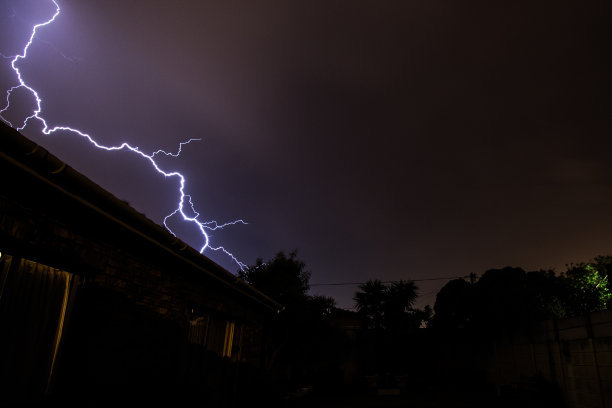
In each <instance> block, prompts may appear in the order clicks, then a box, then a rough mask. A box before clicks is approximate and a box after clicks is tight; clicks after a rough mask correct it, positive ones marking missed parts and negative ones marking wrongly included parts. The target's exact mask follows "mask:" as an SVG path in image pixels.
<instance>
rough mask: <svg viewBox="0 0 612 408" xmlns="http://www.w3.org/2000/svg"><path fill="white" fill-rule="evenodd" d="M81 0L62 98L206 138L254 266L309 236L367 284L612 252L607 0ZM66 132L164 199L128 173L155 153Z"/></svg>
mask: <svg viewBox="0 0 612 408" xmlns="http://www.w3.org/2000/svg"><path fill="white" fill-rule="evenodd" d="M61 4H62V6H63V9H64V14H63V20H61V21H59V22H58V24H57V25H56V26H54V27H53V28H49V31H48V35H49V37H50V39H51V40H52V41H53V43H54V44H55V45H56V46H57V47H60V48H62V49H63V50H64V52H67V53H70V54H71V55H78V56H79V57H80V62H78V63H77V65H75V64H66V65H65V66H68V67H69V68H68V70H66V68H65V67H64V68H61V67H57V68H55V69H56V70H57V71H54V70H53V68H52V67H51V68H49V69H48V70H47V72H46V73H45V72H40V70H39V67H40V64H43V62H42V61H40V63H39V65H32V67H31V68H29V69H30V70H31V71H29V72H31V76H32V77H33V78H39V82H40V84H41V86H43V87H45V86H46V87H47V88H48V93H49V97H50V98H52V99H51V100H52V101H53V102H52V103H50V104H49V106H48V107H46V109H47V110H48V111H49V115H50V116H52V117H53V118H55V119H56V120H59V119H62V120H61V121H62V122H66V121H71V123H72V122H75V123H76V124H77V125H78V126H81V127H83V128H86V129H92V130H95V131H96V132H97V133H98V134H100V135H102V136H101V137H103V138H105V140H108V141H109V142H114V141H118V140H123V139H128V140H131V141H134V143H135V144H138V145H140V146H143V148H144V147H146V148H150V149H153V148H155V147H158V146H159V147H165V148H171V147H172V146H174V145H175V144H176V143H177V142H178V141H180V140H184V139H187V138H190V137H203V138H204V141H203V142H202V143H201V144H199V145H196V146H191V147H190V148H189V149H187V151H186V154H185V156H184V157H183V159H182V160H177V161H175V162H173V165H174V166H177V167H179V168H180V169H181V170H183V171H185V172H187V174H188V175H189V181H190V188H191V190H190V191H191V193H192V195H193V196H194V199H195V201H196V203H197V205H198V210H199V211H200V212H201V213H202V215H203V217H204V218H218V219H221V220H230V219H234V218H238V217H242V218H244V219H246V220H247V221H249V222H250V226H248V227H240V228H235V229H232V230H231V231H226V232H219V233H216V235H215V238H219V239H222V240H223V242H222V243H223V244H224V245H226V246H227V247H230V248H232V249H234V250H235V251H236V252H237V253H238V254H239V255H240V256H241V258H242V259H243V260H244V261H246V262H247V263H252V262H253V261H254V259H255V257H257V256H262V257H264V258H268V257H271V256H272V255H273V254H274V252H275V251H277V250H280V249H284V250H291V249H293V248H298V249H299V250H300V256H301V257H302V258H303V259H304V260H305V261H306V262H307V264H308V265H309V266H310V269H311V270H312V271H313V278H312V280H313V282H316V281H318V282H321V281H362V280H365V279H368V278H376V277H378V278H382V279H384V280H389V279H399V278H407V279H410V278H415V279H420V278H425V277H436V276H457V275H465V274H468V273H470V272H476V273H482V272H483V271H484V270H485V269H488V268H493V267H501V266H505V265H507V264H511V265H516V266H523V267H525V268H545V267H552V266H557V267H560V266H562V265H563V264H564V263H567V262H572V261H574V262H577V261H586V260H588V259H589V258H591V257H593V256H595V255H597V254H599V253H610V250H609V249H610V247H611V244H612V237H611V236H610V234H609V233H608V231H610V227H612V218H611V217H610V216H609V211H608V209H609V208H610V204H612V203H611V201H612V191H611V186H612V168H611V166H610V162H609V151H610V147H612V146H611V145H612V143H611V142H610V139H609V135H610V130H611V129H610V127H611V126H610V108H611V106H610V98H609V95H610V90H611V89H610V88H611V86H610V72H611V68H612V66H611V65H612V64H611V61H610V53H609V52H608V46H607V44H606V39H607V38H610V37H611V35H610V34H611V33H610V27H611V25H610V24H609V22H610V13H609V10H608V9H607V8H608V7H607V6H606V5H605V4H604V3H603V2H596V1H593V2H580V3H577V2H576V3H572V4H569V3H567V4H566V3H560V2H548V1H544V2H529V1H518V2H517V1H512V2H510V1H508V2H489V1H467V2H454V1H410V2H407V1H398V2H391V1H389V2H382V4H381V2H367V1H361V2H346V1H325V2H257V3H255V2H240V1H228V2H201V1H198V2H193V1H180V2H171V3H169V2H161V1H155V2H151V1H146V2H144V1H140V2H128V3H126V4H123V3H122V4H121V5H113V6H111V5H109V4H108V3H106V2H94V1H66V2H61ZM41 47H42V45H41ZM42 48H44V47H42ZM42 48H41V49H42ZM42 52H43V51H41V53H42ZM41 58H42V57H41ZM62 70H64V72H66V73H69V75H66V74H63V73H62ZM64 150H65V153H64V155H63V156H61V157H64V158H65V159H66V160H67V161H68V162H69V163H71V162H72V160H75V161H76V162H77V163H80V164H79V165H78V166H77V168H79V169H81V170H82V171H84V172H85V173H86V174H90V175H91V177H92V178H94V180H96V181H99V182H100V183H102V184H103V185H104V186H105V187H107V188H109V189H110V190H111V191H114V192H117V191H121V194H118V195H120V196H121V197H125V198H126V199H128V200H129V201H130V202H132V203H133V204H134V205H135V206H136V207H137V208H138V209H139V210H141V211H144V212H146V213H147V214H149V216H150V217H151V218H154V219H156V221H159V218H160V217H162V216H163V214H165V213H164V211H166V207H167V201H168V200H167V199H162V200H161V201H159V200H160V197H161V196H162V195H161V194H160V193H159V190H156V187H155V186H154V185H153V183H150V184H147V183H146V182H131V183H130V182H128V181H126V179H125V177H121V176H119V175H117V174H116V173H120V174H127V173H128V172H133V171H139V172H142V174H140V173H137V176H134V177H136V180H144V178H145V177H146V176H145V174H144V171H142V170H135V167H136V166H133V165H132V164H129V163H128V162H127V161H122V159H121V158H119V159H116V163H115V168H116V169H119V170H115V173H113V172H111V173H109V172H107V171H106V170H105V169H104V163H103V162H104V161H105V160H106V159H99V160H100V163H98V164H95V165H92V164H91V161H92V159H90V158H87V159H81V158H79V157H71V149H70V148H68V147H66V146H65V147H64ZM84 150H85V148H83V151H82V150H78V152H79V154H81V153H84ZM72 155H73V156H74V153H72ZM81 157H82V156H81ZM93 161H94V162H95V161H96V159H93ZM113 174H115V175H113ZM136 187H139V188H138V189H137V190H133V189H134V188H136ZM132 191H137V193H133V192H132ZM162 191H163V192H167V193H168V194H169V193H170V192H171V191H172V189H171V188H166V187H164V188H163V189H162ZM191 233H192V232H189V231H185V234H186V236H185V239H186V240H187V241H188V242H190V243H192V244H193V245H194V246H196V247H197V239H196V238H195V237H193V236H190V234H191ZM213 259H215V260H216V261H218V262H220V263H222V265H224V266H225V267H227V268H228V269H230V270H234V269H236V268H235V266H234V265H232V264H231V263H230V262H228V261H227V260H226V259H223V258H221V257H216V256H213ZM442 283H443V282H438V283H432V284H426V283H423V284H422V288H423V292H431V291H433V290H434V289H435V288H436V287H439V286H440V284H442ZM436 285H437V286H436ZM353 290H354V288H345V289H344V290H343V291H342V292H340V289H338V288H333V289H325V288H317V291H319V292H321V293H326V294H332V295H335V296H337V297H338V300H339V302H340V304H341V305H342V306H350V304H351V301H350V297H351V296H352V291H353ZM424 301H428V302H431V301H432V298H431V297H430V298H429V299H427V300H424Z"/></svg>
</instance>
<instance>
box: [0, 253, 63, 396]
mask: <svg viewBox="0 0 612 408" xmlns="http://www.w3.org/2000/svg"><path fill="white" fill-rule="evenodd" d="M71 281H72V275H71V274H69V273H68V272H65V271H62V270H59V269H55V268H51V267H49V266H46V265H42V264H39V263H36V262H32V261H29V260H26V259H22V258H16V257H12V256H10V255H2V258H0V401H2V400H10V401H17V402H28V401H33V400H34V401H35V400H38V399H39V398H40V397H41V396H42V395H43V394H44V392H45V389H46V388H47V386H48V383H49V379H50V375H51V372H52V368H53V364H54V359H55V356H56V355H57V351H58V346H59V341H60V338H61V333H62V327H63V321H64V318H65V312H66V304H67V300H68V295H69V291H70V286H71Z"/></svg>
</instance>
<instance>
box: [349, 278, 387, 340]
mask: <svg viewBox="0 0 612 408" xmlns="http://www.w3.org/2000/svg"><path fill="white" fill-rule="evenodd" d="M359 290H360V291H361V292H357V293H356V294H355V297H354V298H353V300H354V301H355V306H356V307H357V312H359V313H361V315H362V316H363V317H364V319H365V323H366V327H367V328H369V329H377V330H378V329H380V328H382V325H383V317H384V303H385V300H386V293H387V287H386V286H385V285H384V284H383V283H382V282H381V281H380V280H378V279H375V280H369V281H367V282H366V283H364V284H362V285H359Z"/></svg>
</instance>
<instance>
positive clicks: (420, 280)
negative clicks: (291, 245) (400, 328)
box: [310, 275, 470, 286]
mask: <svg viewBox="0 0 612 408" xmlns="http://www.w3.org/2000/svg"><path fill="white" fill-rule="evenodd" d="M469 277H470V275H465V276H451V277H446V278H424V279H406V281H407V282H424V281H437V280H451V279H465V278H469ZM397 282H399V280H392V281H381V283H397ZM366 283H367V282H327V283H311V284H310V286H349V285H365V284H366Z"/></svg>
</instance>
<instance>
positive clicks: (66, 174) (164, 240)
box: [0, 122, 282, 311]
mask: <svg viewBox="0 0 612 408" xmlns="http://www.w3.org/2000/svg"><path fill="white" fill-rule="evenodd" d="M0 134H1V136H0V157H1V158H2V159H4V160H6V161H8V162H11V163H12V164H13V165H16V166H19V167H21V168H22V169H24V170H25V171H27V172H28V173H30V174H31V175H33V176H35V177H37V178H38V179H40V180H41V181H43V182H45V183H47V184H49V185H51V186H52V187H54V188H55V189H57V190H59V191H60V192H62V193H63V194H65V195H67V196H68V197H70V198H71V199H73V200H77V201H79V202H81V203H82V204H84V205H86V206H87V207H89V208H91V209H92V210H94V211H96V212H98V213H99V214H101V215H102V216H104V217H106V218H107V219H109V220H110V221H112V222H115V223H118V224H120V225H122V226H123V227H124V228H127V229H129V230H130V231H132V232H133V233H135V234H137V235H139V236H141V237H142V238H143V239H145V240H147V241H149V242H151V243H152V244H154V245H156V246H158V247H160V248H161V249H162V250H164V251H166V252H168V253H170V254H171V255H172V256H174V257H176V258H179V259H180V260H181V261H182V262H186V263H188V264H190V265H191V266H192V267H194V268H195V269H197V270H199V271H201V272H203V273H205V274H207V275H208V276H210V277H211V278H213V279H214V280H216V281H218V282H220V283H221V284H224V285H227V286H228V287H230V288H231V289H232V290H235V291H237V292H239V293H241V294H242V295H244V296H247V297H249V298H251V299H253V300H255V301H256V302H258V303H260V304H262V305H263V306H265V307H267V308H268V309H270V310H273V311H278V310H280V309H282V306H281V305H280V304H279V303H278V302H276V301H275V300H273V299H271V298H270V297H268V296H266V295H265V294H263V293H261V292H260V291H258V290H257V289H255V288H254V287H252V286H251V285H249V284H248V283H246V282H244V281H243V280H242V279H240V278H238V277H237V276H235V275H234V274H232V273H231V272H229V271H227V270H226V269H224V268H223V267H221V266H220V265H218V264H216V263H215V262H213V261H212V260H210V259H209V258H208V257H206V256H204V255H202V254H201V253H199V252H198V251H196V250H195V249H193V248H191V247H190V246H188V245H187V244H186V243H184V242H183V241H181V240H180V239H178V238H177V237H175V236H174V235H172V234H170V233H169V232H168V231H167V230H166V229H165V228H163V227H161V226H160V225H158V224H156V223H155V222H153V221H151V220H150V219H148V218H147V217H146V216H145V215H144V214H142V213H140V212H138V211H136V210H135V209H134V208H132V207H131V206H130V205H129V204H127V203H126V202H124V201H122V200H120V199H118V198H117V197H115V196H114V195H113V194H111V193H109V192H108V191H106V190H104V189H103V188H102V187H100V186H99V185H97V184H96V183H94V182H93V181H91V180H90V179H88V178H87V177H85V176H84V175H83V174H81V173H79V172H78V171H76V170H75V169H73V168H72V167H70V166H69V165H67V164H66V163H65V162H63V161H61V160H60V159H58V158H57V157H55V156H54V155H52V154H51V153H49V152H48V151H47V150H46V149H44V148H43V147H41V146H40V145H38V144H36V143H34V142H33V141H31V140H29V139H28V138H26V137H25V136H23V135H22V134H21V133H19V132H18V131H16V130H15V129H13V128H11V127H9V126H8V125H6V124H5V123H2V122H0Z"/></svg>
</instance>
